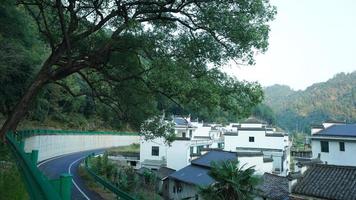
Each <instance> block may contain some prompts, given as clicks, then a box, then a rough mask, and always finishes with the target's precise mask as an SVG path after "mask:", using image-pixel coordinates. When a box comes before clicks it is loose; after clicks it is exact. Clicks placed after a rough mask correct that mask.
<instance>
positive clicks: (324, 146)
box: [320, 141, 329, 153]
mask: <svg viewBox="0 0 356 200" xmlns="http://www.w3.org/2000/svg"><path fill="white" fill-rule="evenodd" d="M320 147H321V152H324V153H329V142H327V141H320Z"/></svg>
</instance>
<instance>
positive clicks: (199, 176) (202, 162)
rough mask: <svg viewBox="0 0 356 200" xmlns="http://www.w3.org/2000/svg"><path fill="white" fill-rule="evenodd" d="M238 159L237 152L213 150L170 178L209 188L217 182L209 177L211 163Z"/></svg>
mask: <svg viewBox="0 0 356 200" xmlns="http://www.w3.org/2000/svg"><path fill="white" fill-rule="evenodd" d="M236 159H237V157H236V153H235V152H227V151H221V150H218V151H216V150H212V151H209V152H208V153H206V154H204V155H202V156H201V157H199V158H197V159H195V160H193V161H192V162H191V163H192V164H191V165H188V166H187V167H184V168H183V169H180V170H178V171H176V172H174V173H172V174H171V175H170V176H169V178H172V179H176V180H179V181H182V182H185V183H189V184H194V185H200V186H207V185H210V184H212V183H214V182H215V180H214V179H213V178H212V177H210V176H209V171H210V168H211V166H210V164H211V162H213V161H214V162H220V161H226V160H236Z"/></svg>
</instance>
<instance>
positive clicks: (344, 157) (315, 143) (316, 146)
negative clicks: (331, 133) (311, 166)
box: [311, 139, 356, 166]
mask: <svg viewBox="0 0 356 200" xmlns="http://www.w3.org/2000/svg"><path fill="white" fill-rule="evenodd" d="M323 141H329V153H325V152H321V147H320V140H315V139H312V142H311V144H312V152H313V158H316V157H318V154H319V153H320V160H321V161H323V162H328V164H332V165H347V166H356V156H355V153H356V141H354V142H352V141H342V140H323ZM339 142H345V151H340V149H339Z"/></svg>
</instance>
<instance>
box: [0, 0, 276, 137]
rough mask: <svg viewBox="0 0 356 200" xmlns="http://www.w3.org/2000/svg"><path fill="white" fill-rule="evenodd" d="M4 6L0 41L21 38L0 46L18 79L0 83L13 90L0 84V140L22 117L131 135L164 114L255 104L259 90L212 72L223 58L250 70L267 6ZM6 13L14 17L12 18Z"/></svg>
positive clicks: (210, 113)
mask: <svg viewBox="0 0 356 200" xmlns="http://www.w3.org/2000/svg"><path fill="white" fill-rule="evenodd" d="M2 8H4V9H5V10H4V11H3V13H5V14H3V15H2V16H3V19H4V20H2V21H0V22H1V23H2V24H1V25H3V26H4V27H10V28H11V29H8V30H9V33H10V34H5V33H4V34H3V33H2V34H1V38H4V41H5V40H9V39H11V37H12V35H16V34H14V33H19V34H18V36H19V37H16V38H15V39H16V44H19V45H12V46H13V47H14V48H15V47H16V46H19V48H18V49H13V50H8V48H5V47H4V48H1V51H4V53H3V54H2V55H11V56H9V57H7V58H8V59H7V60H6V59H4V60H5V61H6V62H5V63H6V66H8V65H7V64H8V63H11V62H13V64H11V65H10V67H9V68H8V69H11V70H15V71H11V74H14V75H15V76H16V77H14V78H13V79H12V80H11V81H8V78H9V77H11V76H10V74H9V73H7V74H6V73H4V76H2V77H0V82H1V81H3V82H5V81H6V83H9V82H10V83H12V85H11V86H14V87H15V88H14V89H13V90H9V89H8V88H4V87H3V85H6V84H2V85H1V86H0V90H1V91H2V90H3V91H7V92H11V91H13V92H12V93H11V94H8V93H6V98H3V99H5V100H6V102H4V103H2V104H3V105H5V106H3V107H4V108H5V107H6V109H2V110H1V108H0V112H1V113H3V114H4V115H6V116H7V117H8V118H7V120H6V122H5V123H4V125H3V128H2V129H1V131H0V133H1V134H2V135H3V134H4V132H5V131H6V130H8V129H14V128H16V126H17V124H18V122H19V121H20V120H21V119H22V118H23V117H24V116H25V115H27V117H28V119H33V120H37V121H40V122H42V123H46V122H48V121H49V120H54V121H60V122H62V123H63V124H65V125H66V126H68V127H71V128H81V129H100V128H115V129H136V130H138V129H139V128H140V125H141V124H142V122H144V121H145V120H147V119H150V118H152V117H154V116H156V115H158V114H161V113H162V112H163V111H165V112H166V114H167V115H170V114H172V113H173V114H185V113H193V114H194V117H199V118H201V119H210V120H214V121H219V122H224V121H225V122H226V121H230V120H233V121H235V120H236V119H238V118H242V117H245V116H247V115H249V113H250V111H251V108H252V107H253V106H255V105H256V104H258V103H260V102H261V101H262V89H261V87H260V85H259V84H257V83H248V82H240V81H238V80H236V79H234V78H232V77H230V76H228V75H227V74H226V73H223V72H222V71H221V68H220V67H221V66H222V65H224V64H226V63H227V62H229V61H231V60H234V61H235V62H237V63H249V64H252V63H254V58H253V55H254V54H255V53H256V52H264V51H266V49H267V46H268V32H269V26H268V22H269V21H270V20H272V19H273V17H274V15H275V8H274V7H272V6H271V5H270V4H269V2H268V1H266V0H257V1H256V0H243V1H226V0H221V1H195V0H193V1H148V2H145V1H131V0H130V1H128V0H127V1H126V0H125V1H110V0H104V1H96V0H86V1H76V0H71V1H36V0H29V1H27V0H26V1H22V0H20V1H18V6H15V5H14V4H13V2H11V1H8V3H6V4H4V5H2ZM11 9H12V10H13V11H14V12H13V13H16V12H17V13H19V15H11V16H10V15H9V13H11V12H9V11H11ZM24 10H26V12H24ZM15 11H16V12H15ZM8 19H9V20H8ZM9 22H20V23H16V24H19V26H14V27H12V26H11V24H13V23H9ZM21 24H25V25H24V26H20V25H21ZM37 35H39V36H40V39H39V38H37V37H36V36H37ZM0 42H1V41H0ZM29 47H31V50H30V48H29ZM35 47H36V48H35ZM37 47H38V48H37ZM21 49H24V50H21ZM37 49H41V50H42V51H37ZM20 50H21V51H20ZM14 52H23V53H21V55H23V56H22V57H23V58H31V59H18V58H16V57H15V56H16V55H18V54H15V53H14ZM21 60H23V62H24V63H23V64H21V65H19V63H18V62H19V61H21ZM21 62H22V61H21ZM40 64H41V66H39V65H40ZM4 66H5V64H4ZM21 66H23V67H24V68H23V69H21V68H20V67H21ZM25 69H26V70H25ZM1 70H2V71H3V69H1ZM14 83H15V84H14ZM17 83H19V84H20V85H16V84H17ZM9 88H10V87H9ZM26 88H28V89H26ZM21 96H22V97H21ZM9 102H10V103H9ZM15 105H16V106H15ZM29 105H31V106H30V107H29ZM151 133H153V134H156V132H151ZM158 133H159V132H158ZM168 139H169V138H168Z"/></svg>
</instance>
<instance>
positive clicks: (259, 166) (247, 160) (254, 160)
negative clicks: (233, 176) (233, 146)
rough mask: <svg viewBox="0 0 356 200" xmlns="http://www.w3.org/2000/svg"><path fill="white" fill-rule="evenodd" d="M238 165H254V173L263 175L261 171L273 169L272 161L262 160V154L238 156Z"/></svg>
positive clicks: (269, 171)
mask: <svg viewBox="0 0 356 200" xmlns="http://www.w3.org/2000/svg"><path fill="white" fill-rule="evenodd" d="M237 159H238V160H239V166H240V167H241V166H242V165H244V164H246V167H245V168H248V167H252V166H255V170H256V174H258V175H263V173H265V172H268V173H271V172H272V171H273V163H272V162H266V163H264V162H263V156H250V157H247V156H246V157H238V158H237Z"/></svg>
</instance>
